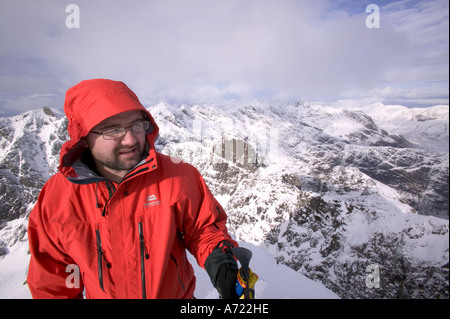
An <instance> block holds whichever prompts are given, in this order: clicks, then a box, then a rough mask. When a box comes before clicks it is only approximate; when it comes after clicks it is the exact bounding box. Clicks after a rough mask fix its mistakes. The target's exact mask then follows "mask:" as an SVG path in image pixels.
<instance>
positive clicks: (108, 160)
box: [92, 144, 145, 172]
mask: <svg viewBox="0 0 450 319" xmlns="http://www.w3.org/2000/svg"><path fill="white" fill-rule="evenodd" d="M92 155H93V157H94V159H95V161H97V162H98V163H100V164H103V165H104V166H105V167H107V168H109V169H111V170H114V171H127V172H128V171H130V170H131V169H132V168H133V167H135V166H136V165H137V164H139V163H140V162H141V161H142V159H144V156H145V152H144V148H143V147H141V146H140V145H139V144H136V145H135V146H133V147H119V148H117V149H116V150H115V151H114V152H113V154H111V155H109V156H101V155H98V154H97V156H96V154H92Z"/></svg>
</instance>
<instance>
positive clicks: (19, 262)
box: [0, 242, 339, 299]
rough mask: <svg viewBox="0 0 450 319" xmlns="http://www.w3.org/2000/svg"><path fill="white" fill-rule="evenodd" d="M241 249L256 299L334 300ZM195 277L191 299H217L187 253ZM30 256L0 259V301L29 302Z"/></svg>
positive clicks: (21, 252)
mask: <svg viewBox="0 0 450 319" xmlns="http://www.w3.org/2000/svg"><path fill="white" fill-rule="evenodd" d="M239 245H240V246H241V247H245V248H248V249H250V250H251V251H252V253H253V257H252V260H251V262H250V268H251V269H252V271H253V272H255V273H256V274H257V275H258V277H259V279H258V281H257V282H256V284H255V298H256V299H286V298H289V299H337V298H339V297H338V296H337V295H336V294H335V293H333V292H332V291H330V290H329V289H327V288H325V286H324V285H323V284H321V283H318V282H315V281H312V280H310V279H308V278H306V277H305V276H303V275H301V274H300V273H298V272H295V271H294V270H292V269H290V268H288V267H286V266H284V265H279V264H277V263H276V262H275V260H274V259H273V257H272V256H270V255H269V254H268V253H267V252H265V251H264V250H263V249H262V248H260V247H257V246H253V245H251V244H247V243H243V242H240V243H239ZM188 258H189V261H190V263H191V264H192V266H193V267H194V271H195V276H196V278H197V287H196V290H195V297H196V298H198V299H217V298H218V297H219V296H218V293H217V290H216V289H215V288H214V287H213V285H212V283H211V280H210V278H209V276H208V274H207V273H206V270H204V269H203V268H201V267H200V266H198V264H197V262H196V260H195V258H194V257H193V256H192V255H191V254H188ZM29 259H30V256H29V255H28V244H27V243H23V242H21V243H18V244H16V245H14V246H13V247H12V248H11V249H10V252H9V254H7V255H6V256H3V257H1V258H0V299H29V298H31V294H30V291H29V290H28V287H27V285H26V284H25V282H24V281H25V280H26V273H27V269H28V263H29Z"/></svg>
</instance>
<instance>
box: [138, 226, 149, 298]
mask: <svg viewBox="0 0 450 319" xmlns="http://www.w3.org/2000/svg"><path fill="white" fill-rule="evenodd" d="M138 228H139V246H140V252H141V283H142V299H146V298H147V293H146V291H145V260H146V259H149V258H150V255H149V253H148V251H147V247H146V246H145V240H144V230H143V227H142V222H139V224H138Z"/></svg>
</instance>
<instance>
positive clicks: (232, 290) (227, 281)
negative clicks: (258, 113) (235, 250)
mask: <svg viewBox="0 0 450 319" xmlns="http://www.w3.org/2000/svg"><path fill="white" fill-rule="evenodd" d="M236 268H237V267H236ZM237 274H238V270H237V269H235V268H234V267H230V266H229V264H222V265H220V267H219V272H218V273H217V280H216V285H215V287H216V289H217V291H218V292H219V296H220V298H222V299H239V296H238V295H237V293H236V281H237Z"/></svg>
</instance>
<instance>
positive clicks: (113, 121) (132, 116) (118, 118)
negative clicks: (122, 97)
mask: <svg viewBox="0 0 450 319" xmlns="http://www.w3.org/2000/svg"><path fill="white" fill-rule="evenodd" d="M143 118H144V117H143V114H142V111H137V110H134V111H128V112H123V113H119V114H116V115H114V116H111V117H108V118H107V119H105V120H103V121H102V122H100V123H99V124H97V125H96V126H95V127H99V128H100V127H107V126H116V125H123V124H127V123H132V122H134V121H138V120H142V119H143Z"/></svg>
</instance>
